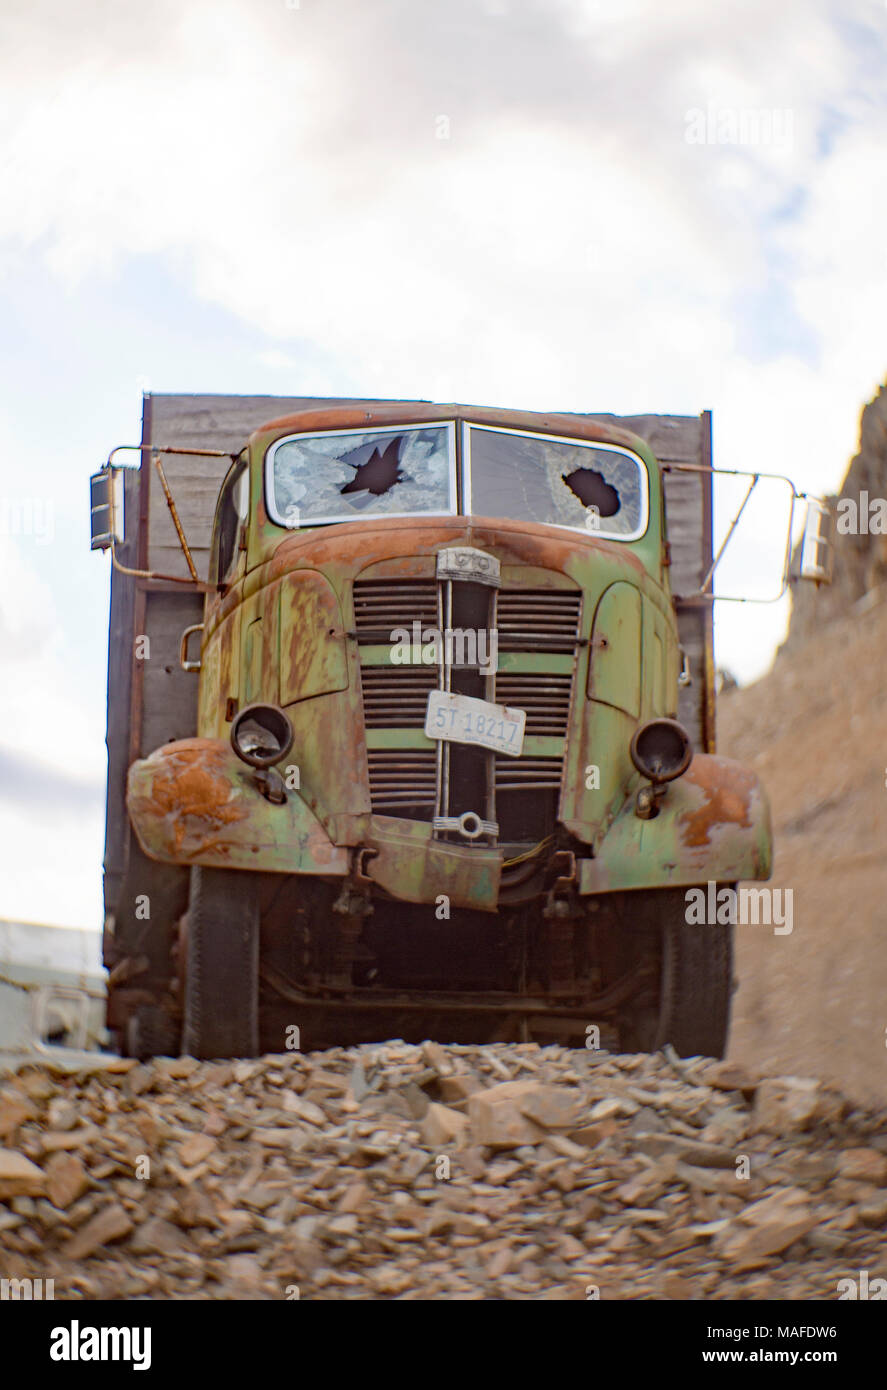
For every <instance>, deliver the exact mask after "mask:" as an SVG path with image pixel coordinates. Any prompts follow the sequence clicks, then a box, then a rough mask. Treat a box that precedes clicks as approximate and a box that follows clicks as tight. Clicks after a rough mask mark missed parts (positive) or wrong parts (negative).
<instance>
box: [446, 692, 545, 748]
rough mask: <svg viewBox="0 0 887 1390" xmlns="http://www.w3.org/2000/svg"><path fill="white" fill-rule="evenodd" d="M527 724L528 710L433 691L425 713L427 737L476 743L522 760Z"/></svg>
mask: <svg viewBox="0 0 887 1390" xmlns="http://www.w3.org/2000/svg"><path fill="white" fill-rule="evenodd" d="M526 722H527V712H526V710H522V709H510V708H508V707H507V706H506V705H494V704H492V703H491V701H489V700H474V699H472V697H471V696H470V695H450V694H448V693H447V692H446V691H444V690H432V691H431V694H430V695H429V696H428V708H427V710H426V712H425V733H426V735H427V736H428V738H437V739H445V740H446V741H447V742H450V743H473V744H476V745H477V746H478V747H479V748H491V749H492V750H493V752H494V753H506V754H508V756H509V757H512V758H519V757H520V754H521V750H522V749H523V746H524V725H525V724H526Z"/></svg>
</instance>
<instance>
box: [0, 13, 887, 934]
mask: <svg viewBox="0 0 887 1390" xmlns="http://www.w3.org/2000/svg"><path fill="white" fill-rule="evenodd" d="M885 53H887V5H885V4H884V3H881V2H880V0H879V2H878V3H876V2H875V0H834V3H832V2H831V0H781V3H780V4H778V5H774V4H773V3H772V0H766V3H765V2H764V0H742V3H741V4H740V3H733V2H732V0H728V2H727V3H723V4H718V5H712V4H711V3H710V0H670V3H669V4H668V5H662V4H661V3H656V2H655V0H624V3H622V4H619V3H607V4H604V3H603V2H602V0H471V2H470V3H469V0H447V3H445V4H444V3H441V2H440V0H363V2H362V3H359V2H358V0H299V3H294V0H169V2H167V0H139V3H138V4H120V3H112V2H111V0H64V2H63V0H3V4H2V6H0V369H2V375H0V383H2V384H0V670H2V680H0V917H6V918H11V919H17V920H26V921H38V922H47V923H57V924H59V925H69V926H86V927H99V926H100V925H101V859H102V850H103V824H104V776H105V748H104V730H105V680H106V669H107V615H108V558H107V556H105V555H100V554H98V553H91V552H90V550H89V524H88V478H89V475H90V473H91V472H93V471H94V470H95V469H96V468H98V467H99V466H100V465H101V463H102V462H103V461H104V459H105V458H106V456H107V454H108V452H109V450H110V448H111V447H112V446H114V445H116V444H122V443H131V442H135V441H136V440H137V439H138V437H139V429H140V415H141V397H142V392H143V391H145V390H151V391H171V392H192V391H193V392H220V393H244V394H252V393H269V394H276V393H279V394H281V395H301V394H305V395H313V394H317V395H324V394H329V395H333V396H347V395H355V396H371V397H372V396H380V397H393V398H401V397H406V398H423V399H431V400H440V401H452V400H461V401H466V402H472V403H480V404H487V405H502V406H513V407H517V408H522V409H530V410H533V409H563V410H579V411H607V412H614V413H616V414H632V413H646V412H663V413H667V414H696V413H698V412H699V411H700V410H703V409H711V410H712V411H713V419H714V459H715V463H716V464H717V465H720V466H721V467H724V468H733V469H742V468H752V469H754V470H760V471H763V472H774V473H780V474H783V473H785V474H788V475H789V476H790V477H791V478H792V479H793V480H794V482H795V484H796V485H797V487H798V489H799V490H800V491H810V492H813V493H817V492H828V491H835V490H836V489H837V488H838V486H839V484H840V480H841V478H842V476H843V473H844V471H845V469H846V466H847V463H848V461H849V458H850V457H851V455H852V453H853V452H854V448H855V444H856V439H857V431H858V416H859V410H860V407H861V406H862V404H863V403H864V402H865V401H866V400H868V399H870V398H871V396H872V395H873V394H874V393H875V392H876V390H877V389H878V386H879V385H880V384H881V383H882V382H883V380H884V376H885V369H887V363H885V344H884V334H883V324H884V322H885V321H887V288H885V272H887V243H885V239H884V233H883V229H884V227H885V225H887V186H885V179H884V174H883V169H884V149H885V135H887V94H885V85H884V80H883V74H884V62H885ZM774 486H775V485H774ZM733 498H734V490H732V489H731V487H730V486H728V485H726V484H725V485H724V486H723V487H722V488H721V490H720V492H719V501H718V509H717V513H716V524H717V527H718V530H719V532H723V529H724V527H725V526H726V524H727V523H728V522H729V520H730V516H731V515H732V511H731V506H732V505H733ZM780 508H782V510H781V509H780ZM747 520H748V524H747V525H745V524H743V527H742V529H741V530H740V532H738V533H737V536H736V538H735V539H734V541H733V543H732V545H731V551H732V559H731V561H730V563H729V565H727V564H726V562H725V571H724V580H723V581H722V583H723V584H724V585H726V586H727V587H728V588H729V589H730V591H731V592H735V593H743V592H746V593H751V592H753V593H757V594H761V593H763V592H766V591H768V590H769V591H770V592H775V591H776V590H778V587H779V568H780V562H781V556H782V551H783V548H784V541H785V535H784V522H785V512H784V503H782V502H781V501H780V502H776V501H774V502H772V503H771V502H769V501H767V502H764V503H762V505H761V507H760V508H759V509H758V510H757V511H756V512H755V513H754V514H752V515H750V516H749V517H748V519H747ZM787 614H788V606H787V602H786V601H785V600H784V601H782V602H781V603H778V604H775V605H757V604H749V605H743V604H733V603H726V602H725V603H719V604H718V605H717V610H716V618H715V623H716V633H717V638H716V640H717V660H718V662H719V664H721V665H723V666H725V667H727V668H729V669H730V670H731V671H732V672H733V673H734V674H736V675H737V676H738V677H739V678H740V679H741V680H742V681H749V680H753V679H755V678H756V677H758V676H760V675H761V674H762V673H763V672H764V671H765V670H766V669H767V667H768V665H769V663H770V662H771V661H772V659H773V655H774V652H775V650H776V647H777V645H778V643H779V641H780V640H781V639H782V637H783V635H784V632H785V624H786V620H787Z"/></svg>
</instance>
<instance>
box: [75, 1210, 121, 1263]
mask: <svg viewBox="0 0 887 1390" xmlns="http://www.w3.org/2000/svg"><path fill="white" fill-rule="evenodd" d="M132 1228H133V1226H132V1221H131V1220H130V1218H129V1216H128V1215H127V1213H126V1211H125V1210H124V1208H123V1207H122V1206H121V1205H120V1204H119V1202H115V1203H114V1204H113V1205H112V1206H109V1207H104V1208H103V1209H102V1210H101V1211H100V1212H99V1213H98V1215H97V1216H94V1217H93V1218H92V1220H91V1221H87V1223H86V1225H85V1226H82V1227H81V1228H80V1230H79V1231H78V1232H77V1234H76V1235H75V1236H73V1237H72V1238H71V1240H69V1241H68V1243H67V1245H65V1247H64V1249H63V1254H64V1255H65V1257H66V1258H67V1259H69V1260H84V1259H86V1257H87V1256H88V1255H92V1254H93V1253H94V1252H95V1251H96V1250H99V1249H100V1248H101V1247H102V1246H103V1245H110V1244H112V1243H113V1242H114V1241H117V1240H123V1238H124V1236H128V1235H129V1233H130V1231H131V1230H132Z"/></svg>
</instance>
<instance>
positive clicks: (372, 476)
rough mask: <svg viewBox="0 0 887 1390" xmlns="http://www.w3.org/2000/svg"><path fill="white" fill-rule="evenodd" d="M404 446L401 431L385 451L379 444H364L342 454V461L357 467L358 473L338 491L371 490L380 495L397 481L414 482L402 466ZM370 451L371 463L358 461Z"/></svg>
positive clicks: (376, 495)
mask: <svg viewBox="0 0 887 1390" xmlns="http://www.w3.org/2000/svg"><path fill="white" fill-rule="evenodd" d="M402 445H403V435H402V434H398V435H395V437H394V439H392V441H391V443H390V444H388V445H386V447H385V449H384V450H383V449H382V446H381V445H380V444H362V445H361V446H360V447H359V448H357V449H352V450H351V451H350V452H349V453H347V454H343V455H342V462H343V463H347V464H348V466H349V467H350V468H356V469H357V472H356V473H355V475H354V477H353V478H352V479H351V481H350V482H349V483H346V484H345V486H344V487H341V488H340V489H339V491H340V492H341V493H342V494H343V496H344V494H345V493H346V492H371V493H372V494H373V496H374V497H381V496H382V495H383V494H384V493H386V492H388V491H390V489H391V488H393V487H394V486H395V484H396V483H411V482H412V481H413V480H412V478H408V477H407V475H406V473H404V471H403V469H402V468H401V466H400V450H401V447H402ZM367 450H371V453H370V458H369V460H368V462H367V463H358V462H357V457H358V456H360V455H364V456H365V455H366V452H367Z"/></svg>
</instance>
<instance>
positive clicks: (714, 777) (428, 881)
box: [127, 738, 771, 912]
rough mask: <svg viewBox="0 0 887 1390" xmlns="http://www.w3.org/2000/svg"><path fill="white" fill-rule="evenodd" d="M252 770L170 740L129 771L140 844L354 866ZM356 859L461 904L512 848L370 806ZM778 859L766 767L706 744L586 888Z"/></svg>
mask: <svg viewBox="0 0 887 1390" xmlns="http://www.w3.org/2000/svg"><path fill="white" fill-rule="evenodd" d="M253 779H254V774H253V771H252V769H251V768H248V767H246V766H245V765H244V764H243V763H242V762H240V760H239V759H238V758H237V757H236V755H235V754H234V752H233V750H232V749H231V748H230V747H229V746H228V745H227V744H226V743H223V742H222V741H221V740H219V739H205V738H192V739H182V740H180V741H178V742H176V743H170V744H166V745H165V746H164V747H163V748H160V749H158V750H157V751H156V752H155V753H152V754H151V755H150V757H148V758H144V759H142V760H141V761H140V762H136V763H134V764H133V765H132V767H131V768H130V771H129V780H128V787H127V806H128V809H129V815H130V819H131V821H132V824H133V827H134V829H135V832H136V835H137V837H138V840H139V844H140V845H141V847H142V849H143V850H144V851H145V853H146V854H147V855H148V856H149V858H151V859H158V860H161V861H162V862H165V863H172V864H182V865H188V864H203V865H205V866H207V867H211V868H227V869H252V870H254V871H261V872H271V873H286V874H312V875H318V876H324V877H330V878H336V877H346V876H347V875H348V874H349V873H350V872H351V869H352V856H353V855H354V853H355V849H354V847H352V848H348V847H346V846H340V845H335V844H333V843H332V841H331V840H330V839H329V836H328V835H327V833H326V831H325V829H324V828H323V826H322V825H321V823H320V821H319V820H318V819H317V817H316V816H315V814H314V812H313V811H312V810H311V808H310V807H309V806H308V805H307V803H306V802H305V801H304V800H303V799H302V797H301V796H300V794H299V793H298V792H295V791H290V792H288V793H287V799H286V802H285V803H284V804H283V805H281V806H278V805H272V804H271V803H270V802H268V801H266V799H265V798H264V797H263V796H262V794H261V792H260V791H259V790H258V789H257V787H256V786H255V785H254V780H253ZM589 838H591V834H589ZM355 867H356V868H358V870H359V872H361V873H362V874H363V875H364V876H365V880H367V881H369V882H371V883H375V884H376V885H378V887H379V888H381V889H383V890H384V891H385V892H387V893H388V894H390V896H391V897H393V898H397V899H399V900H401V901H404V902H413V903H432V904H433V903H434V902H435V901H436V899H437V898H438V897H439V896H440V895H442V894H444V895H446V897H447V898H448V899H449V901H450V903H451V904H452V906H454V907H466V908H478V909H481V910H485V911H488V912H494V911H495V910H496V907H497V903H498V898H499V885H500V877H501V851H500V850H498V849H494V848H481V847H479V846H472V847H470V848H462V847H461V846H456V845H451V844H445V843H442V842H438V841H434V840H433V839H432V838H431V827H430V826H429V825H427V824H422V823H420V822H412V821H406V820H401V819H399V818H394V817H391V818H389V817H386V816H372V817H370V818H369V834H368V835H367V836H366V838H365V839H364V840H363V843H362V845H361V846H360V850H359V863H357V864H356V865H355ZM770 867H771V838H770V811H769V806H768V804H767V798H766V795H765V793H764V791H763V789H762V787H761V785H760V783H759V782H758V779H757V777H756V776H755V774H754V773H753V772H751V771H750V770H749V769H748V768H746V767H743V766H742V764H741V763H737V762H734V761H733V760H732V759H729V758H719V757H715V756H713V755H709V754H698V755H697V756H696V757H695V758H694V759H693V762H692V763H691V764H690V767H689V769H688V770H687V772H686V773H685V774H684V776H683V777H682V778H681V779H680V780H679V781H677V782H673V783H671V784H670V785H669V787H668V789H667V792H666V794H665V797H664V799H663V802H662V806H661V808H660V811H659V814H658V815H657V816H656V817H655V819H653V820H640V819H639V818H638V817H637V816H636V815H635V813H634V799H633V798H629V799H628V800H627V801H626V802H625V805H624V806H623V808H622V810H621V811H620V812H619V814H618V815H617V816H616V818H615V820H614V821H613V823H612V825H611V826H610V828H609V830H608V831H607V833H606V835H604V837H603V839H602V840H600V842H599V844H598V846H597V852H596V856H595V857H594V858H593V859H580V860H579V861H578V864H577V881H576V884H575V888H576V891H577V892H578V893H579V895H580V896H586V895H593V894H598V893H612V892H620V891H625V890H631V889H655V888H667V887H672V886H675V887H677V886H681V885H690V884H700V883H705V882H707V881H708V880H712V881H715V882H718V883H734V882H737V881H739V880H751V879H766V878H769V876H770Z"/></svg>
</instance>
